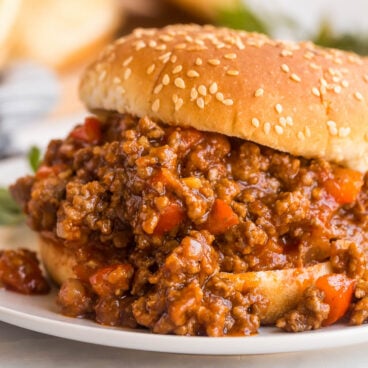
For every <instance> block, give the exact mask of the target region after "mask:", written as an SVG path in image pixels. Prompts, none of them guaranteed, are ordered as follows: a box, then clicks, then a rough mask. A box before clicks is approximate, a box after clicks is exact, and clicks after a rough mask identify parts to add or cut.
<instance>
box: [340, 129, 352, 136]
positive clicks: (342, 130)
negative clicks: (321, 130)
mask: <svg viewBox="0 0 368 368" xmlns="http://www.w3.org/2000/svg"><path fill="white" fill-rule="evenodd" d="M350 132H351V129H350V127H346V128H344V127H341V128H339V137H341V138H345V137H347V136H348V135H349V134H350Z"/></svg>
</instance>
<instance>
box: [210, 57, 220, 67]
mask: <svg viewBox="0 0 368 368" xmlns="http://www.w3.org/2000/svg"><path fill="white" fill-rule="evenodd" d="M220 63H221V62H220V60H219V59H209V60H208V64H211V65H215V66H216V65H220Z"/></svg>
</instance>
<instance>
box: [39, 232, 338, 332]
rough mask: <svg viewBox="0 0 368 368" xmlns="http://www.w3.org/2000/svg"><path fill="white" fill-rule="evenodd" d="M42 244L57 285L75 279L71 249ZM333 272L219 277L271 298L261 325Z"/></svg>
mask: <svg viewBox="0 0 368 368" xmlns="http://www.w3.org/2000/svg"><path fill="white" fill-rule="evenodd" d="M39 245H40V255H41V258H42V262H43V265H44V266H45V268H46V271H47V272H48V274H49V275H50V277H51V278H52V279H53V280H54V281H55V282H56V283H57V284H59V285H60V284H62V283H63V282H64V281H65V280H67V279H68V278H73V277H76V276H75V273H74V271H73V269H74V267H75V265H76V258H75V255H74V254H73V252H72V251H71V250H70V249H68V248H66V247H64V246H63V245H61V244H58V243H56V242H54V241H50V240H45V239H44V238H42V237H39ZM330 273H332V268H331V265H330V263H329V262H324V263H318V264H316V265H313V266H309V267H304V268H290V269H284V270H272V271H259V272H245V273H238V274H235V273H226V272H220V273H219V275H218V276H219V277H220V278H221V279H223V280H226V281H227V282H230V283H232V284H233V285H234V286H235V289H237V290H238V291H241V292H244V293H246V292H247V291H249V290H251V289H253V288H257V289H258V290H259V291H260V293H262V295H263V296H265V297H266V298H267V299H268V305H267V308H266V309H265V310H264V312H263V313H262V315H260V318H261V324H262V325H268V324H273V323H275V322H276V320H277V319H278V318H279V317H281V316H282V315H283V314H284V313H286V312H287V311H289V310H291V309H293V308H295V307H296V305H297V304H298V302H299V300H300V299H301V297H302V295H303V293H304V291H305V290H306V289H307V288H308V287H309V286H312V285H314V284H315V282H316V280H317V279H318V278H319V277H321V276H323V275H326V274H330Z"/></svg>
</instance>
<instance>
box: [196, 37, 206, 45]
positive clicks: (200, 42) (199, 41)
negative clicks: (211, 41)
mask: <svg viewBox="0 0 368 368" xmlns="http://www.w3.org/2000/svg"><path fill="white" fill-rule="evenodd" d="M194 43H195V44H197V45H199V46H204V45H205V43H204V41H202V40H199V39H195V40H194Z"/></svg>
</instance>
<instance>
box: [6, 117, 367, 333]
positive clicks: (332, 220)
mask: <svg viewBox="0 0 368 368" xmlns="http://www.w3.org/2000/svg"><path fill="white" fill-rule="evenodd" d="M367 189H368V179H367V177H365V178H363V177H362V175H361V174H360V173H358V172H355V171H352V170H348V169H345V168H342V167H339V166H337V165H334V164H330V163H328V162H326V161H323V160H306V159H303V158H297V157H294V156H291V155H290V154H286V153H281V152H278V151H275V150H272V149H269V148H266V147H263V146H260V145H257V144H254V143H251V142H247V141H243V140H240V139H236V138H229V137H226V136H224V135H221V134H215V133H204V132H200V131H197V130H194V129H190V128H188V129H184V128H178V127H169V126H165V125H163V124H158V123H155V122H154V121H152V120H150V119H148V118H146V117H145V118H141V119H138V118H135V117H133V116H130V115H124V116H123V115H117V114H113V115H110V116H109V117H108V118H107V119H106V121H104V122H100V121H99V120H97V119H96V118H87V119H86V121H85V122H84V124H83V125H80V126H77V127H76V128H75V129H74V130H73V131H72V132H71V133H70V134H69V136H68V137H67V138H66V139H65V140H55V141H52V142H51V143H50V144H49V146H48V149H47V152H46V155H45V158H44V161H43V163H42V166H41V167H40V168H39V170H38V171H37V173H36V174H35V176H34V177H26V178H21V179H19V180H18V181H17V183H16V184H15V185H14V186H13V187H12V189H11V190H12V193H13V196H14V197H15V198H16V199H17V200H18V202H19V203H21V204H22V206H23V208H24V210H25V212H26V213H27V214H28V222H29V224H30V226H31V227H32V228H33V229H35V230H37V231H39V232H40V233H41V234H42V236H44V237H45V238H47V239H51V240H53V241H57V242H59V243H62V244H63V245H64V246H65V247H68V248H70V249H72V250H73V251H75V254H76V257H77V259H78V265H77V266H76V268H75V272H76V275H77V278H75V279H71V280H68V281H66V282H65V283H64V284H63V285H62V286H61V290H60V293H59V298H58V302H59V304H60V306H61V308H62V311H63V313H65V314H67V315H72V316H85V317H88V318H93V319H95V320H96V321H98V322H100V323H103V324H107V325H116V326H129V327H138V326H144V327H148V328H149V329H151V330H152V331H154V332H157V333H175V334H181V335H210V336H222V335H226V334H230V335H249V334H253V333H255V332H256V331H257V329H258V327H259V325H260V320H259V315H260V313H261V311H262V310H263V309H264V308H265V306H266V305H267V300H266V298H264V297H263V296H262V295H261V294H260V293H259V292H257V290H253V291H250V292H248V293H246V294H245V295H244V294H242V293H241V292H239V291H237V290H235V289H234V287H233V286H232V285H231V284H230V283H226V282H224V281H223V280H221V279H219V278H218V277H217V274H218V273H219V272H231V273H240V272H247V271H260V270H279V269H285V268H291V267H302V266H310V265H313V264H315V263H318V262H323V261H326V260H330V261H331V263H332V265H333V267H334V269H335V272H336V273H340V274H344V275H347V276H349V277H351V278H356V279H358V278H362V277H363V275H364V274H365V269H366V260H365V259H366V248H367V247H366V244H368V243H367V236H366V233H367V231H366V230H367V224H368V221H367V220H368V217H367V210H366V208H368V196H367V193H368V191H367ZM362 285H363V281H362ZM366 289H367V288H366V287H365V286H364V287H363V286H362V287H361V289H359V290H361V292H360V294H359V292H358V297H359V295H360V299H361V300H360V301H358V302H357V304H356V305H357V306H358V308H359V311H357V312H355V313H353V316H354V318H353V321H355V322H356V323H363V322H364V321H365V319H366V317H367V315H368V313H367V308H366V305H367V304H368V303H367V301H366V299H367V296H366V292H365V290H366ZM323 295H324V294H323V291H319V290H314V289H311V290H309V291H308V292H307V294H306V296H305V299H306V300H308V301H309V302H308V303H307V304H308V305H307V304H305V305H304V307H303V308H302V307H298V309H297V310H296V311H295V313H294V314H293V315H292V314H290V315H287V316H285V318H284V319H283V320H280V321H279V322H278V325H279V326H280V327H283V328H285V329H286V330H298V331H299V330H305V329H310V328H317V327H319V326H320V325H321V322H322V320H323V319H325V318H327V317H326V316H327V314H328V306H327V307H326V304H325V303H324V302H323ZM358 297H356V300H357V298H358ZM361 310H363V311H361ZM291 312H292V311H291ZM291 312H290V313H291ZM295 321H302V322H295ZM303 326H304V327H303Z"/></svg>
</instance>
